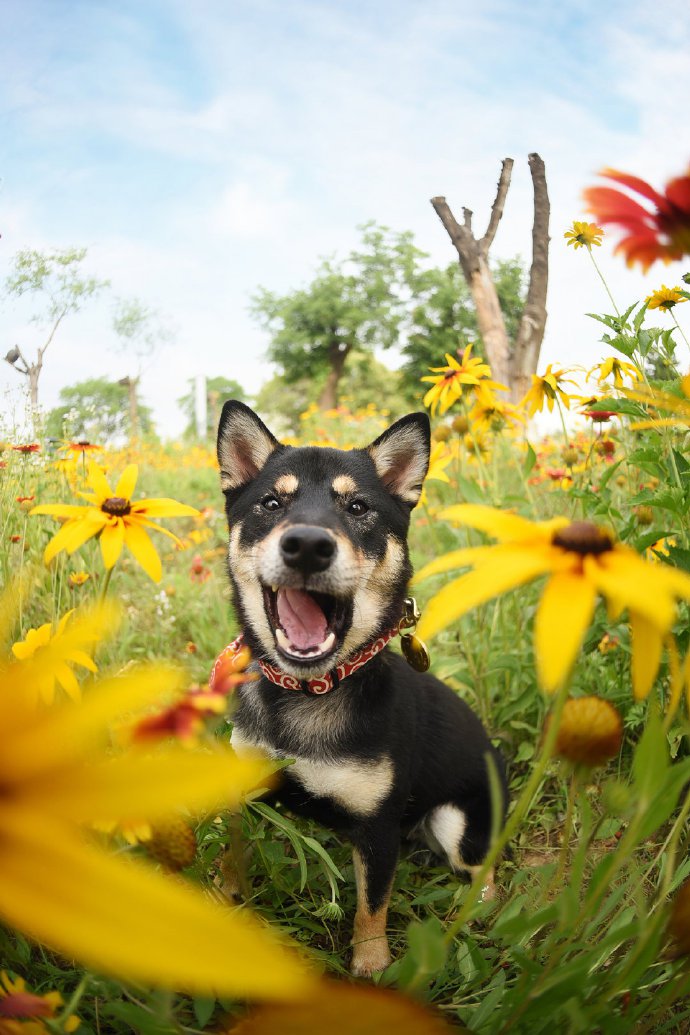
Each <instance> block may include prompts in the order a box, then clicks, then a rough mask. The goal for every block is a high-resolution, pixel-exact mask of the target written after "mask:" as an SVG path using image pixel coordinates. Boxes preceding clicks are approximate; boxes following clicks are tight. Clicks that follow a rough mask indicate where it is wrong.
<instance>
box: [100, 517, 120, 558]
mask: <svg viewBox="0 0 690 1035" xmlns="http://www.w3.org/2000/svg"><path fill="white" fill-rule="evenodd" d="M124 541H125V525H124V521H123V520H122V518H116V520H115V521H113V523H112V524H110V523H108V524H107V525H104V527H103V531H102V532H101V554H102V555H103V563H104V564H105V566H106V568H112V567H113V566H114V565H115V564H116V562H117V559H118V557H119V556H120V554H121V553H122V546H123V544H124Z"/></svg>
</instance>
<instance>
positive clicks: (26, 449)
mask: <svg viewBox="0 0 690 1035" xmlns="http://www.w3.org/2000/svg"><path fill="white" fill-rule="evenodd" d="M40 448H41V447H40V446H39V444H38V442H32V443H31V444H30V445H28V446H12V449H14V450H15V452H17V453H38V452H39V450H40Z"/></svg>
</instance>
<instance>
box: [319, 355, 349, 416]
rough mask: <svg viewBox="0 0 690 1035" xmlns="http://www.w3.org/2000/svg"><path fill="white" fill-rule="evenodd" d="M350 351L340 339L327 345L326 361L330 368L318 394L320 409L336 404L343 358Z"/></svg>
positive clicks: (328, 408) (334, 406)
mask: <svg viewBox="0 0 690 1035" xmlns="http://www.w3.org/2000/svg"><path fill="white" fill-rule="evenodd" d="M349 351H350V346H349V345H344V344H343V343H342V342H340V341H336V342H332V343H331V345H329V347H328V362H329V363H330V366H331V369H330V370H329V371H328V376H327V378H326V383H325V385H324V386H323V391H322V392H321V395H320V396H319V401H318V404H317V405H318V407H319V409H320V410H334V409H335V408H336V406H337V405H338V385H339V383H340V378H341V377H342V376H343V371H344V369H345V360H346V359H347V356H348V353H349Z"/></svg>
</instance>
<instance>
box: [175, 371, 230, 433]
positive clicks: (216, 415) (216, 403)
mask: <svg viewBox="0 0 690 1035" xmlns="http://www.w3.org/2000/svg"><path fill="white" fill-rule="evenodd" d="M187 384H188V385H189V391H188V392H186V393H185V394H184V395H182V396H180V398H179V399H178V400H177V405H178V406H179V407H180V409H181V410H182V412H183V414H184V415H185V417H186V418H187V424H186V426H185V429H184V431H183V435H184V437H185V438H195V437H196V413H195V394H196V389H195V382H194V378H190V379H189V380H188V381H187ZM226 399H239V401H240V402H246V401H247V395H246V392H245V390H244V388H243V387H242V385H240V384H238V382H237V381H233V380H232V379H231V378H227V377H207V378H206V405H207V409H206V437H207V438H214V437H215V435H216V431H217V429H218V422H219V420H220V411H221V410H222V408H223V403H224V402H225V400H226Z"/></svg>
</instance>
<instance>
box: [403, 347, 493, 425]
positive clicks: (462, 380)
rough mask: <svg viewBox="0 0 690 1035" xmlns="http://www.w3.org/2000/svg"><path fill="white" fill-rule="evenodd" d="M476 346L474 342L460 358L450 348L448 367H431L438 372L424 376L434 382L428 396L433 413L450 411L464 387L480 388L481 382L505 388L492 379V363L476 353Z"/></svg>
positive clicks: (447, 359)
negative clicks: (473, 352) (489, 363)
mask: <svg viewBox="0 0 690 1035" xmlns="http://www.w3.org/2000/svg"><path fill="white" fill-rule="evenodd" d="M472 348H473V345H472V343H471V342H470V344H469V345H468V346H467V348H466V349H465V351H464V352H463V354H462V356H461V358H460V361H459V362H458V360H457V359H456V358H455V356H451V355H450V353H449V352H446V366H445V367H430V370H431V371H432V374H436V375H437V376H436V377H433V376H431V375H426V376H425V377H423V378H422V381H430V382H431V383H432V385H433V387H432V388H430V389H429V390H428V392H427V393H426V395H425V396H424V405H425V406H429V407H431V413H432V415H433V416H435V415H436V410H437V409H438V410H439V412H440V413H441V415H443V414H444V413H446V412H447V411H448V410H449V409H450V407H451V406H452V405H453V404H454V403H456V402H457V401H458V399H459V398H460V396H461V395H462V393H463V389H464V388H470V389H472V388H477V386H478V385H479V384H482V386H483V387H486V388H505V385H500V384H498V383H497V382H496V381H491V380H490V377H491V367H490V366H489V365H488V363H487V362H486V361H485V360H483V359H481V358H480V357H479V356H472Z"/></svg>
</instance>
